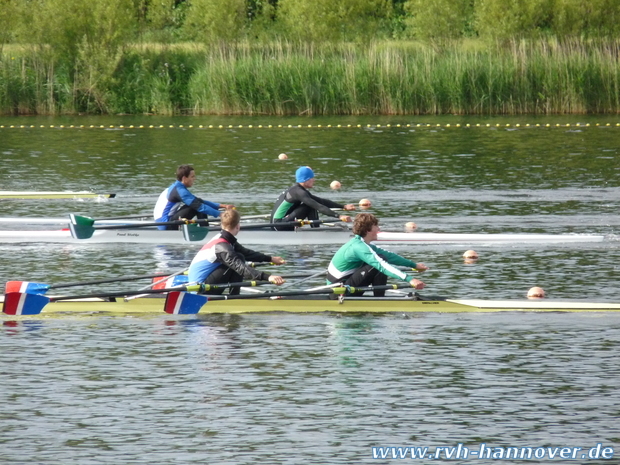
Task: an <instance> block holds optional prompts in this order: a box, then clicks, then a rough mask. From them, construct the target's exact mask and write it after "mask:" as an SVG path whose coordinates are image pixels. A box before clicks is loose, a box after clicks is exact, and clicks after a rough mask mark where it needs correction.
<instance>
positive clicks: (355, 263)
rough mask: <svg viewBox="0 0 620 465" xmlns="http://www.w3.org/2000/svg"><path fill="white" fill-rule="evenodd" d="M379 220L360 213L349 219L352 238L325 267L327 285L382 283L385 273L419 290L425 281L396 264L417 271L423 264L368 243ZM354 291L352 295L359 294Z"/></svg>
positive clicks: (379, 293) (373, 238) (374, 236)
mask: <svg viewBox="0 0 620 465" xmlns="http://www.w3.org/2000/svg"><path fill="white" fill-rule="evenodd" d="M378 233H379V220H378V219H377V218H376V217H375V216H374V215H373V214H371V213H360V214H358V215H357V216H356V217H355V221H354V222H353V234H355V237H353V238H352V239H351V240H349V242H347V243H346V244H344V245H343V246H342V247H340V249H339V250H338V252H336V254H335V255H334V257H333V258H332V261H331V262H330V263H329V267H328V269H327V281H328V283H330V284H334V283H342V284H344V285H349V286H352V287H366V286H370V285H372V286H384V285H385V284H386V283H387V279H388V276H389V277H392V278H396V279H400V280H402V281H407V282H409V284H411V287H414V288H415V289H423V288H424V286H425V284H424V283H423V282H422V281H420V280H419V279H416V278H414V277H413V276H411V275H410V274H408V273H405V272H404V271H401V270H400V269H398V268H397V267H398V266H403V267H408V268H411V269H414V270H417V271H426V270H428V267H427V266H426V265H425V264H424V263H415V262H412V261H411V260H407V259H406V258H404V257H401V256H400V255H398V254H396V253H393V252H389V251H387V250H384V249H381V248H379V247H377V246H376V245H374V244H371V242H373V241H376V240H377V234H378ZM363 293H364V292H363V291H362V292H360V291H358V292H355V293H353V295H362V294H363ZM374 295H375V297H383V296H384V295H385V291H384V290H377V291H374Z"/></svg>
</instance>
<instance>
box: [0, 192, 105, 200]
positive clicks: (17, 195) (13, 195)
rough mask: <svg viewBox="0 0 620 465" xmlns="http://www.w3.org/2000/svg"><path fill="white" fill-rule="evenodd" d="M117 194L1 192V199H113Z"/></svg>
mask: <svg viewBox="0 0 620 465" xmlns="http://www.w3.org/2000/svg"><path fill="white" fill-rule="evenodd" d="M114 197H116V194H98V193H96V192H88V191H78V192H76V191H58V192H54V191H0V199H3V200H7V199H14V200H50V199H94V198H100V199H112V198H114Z"/></svg>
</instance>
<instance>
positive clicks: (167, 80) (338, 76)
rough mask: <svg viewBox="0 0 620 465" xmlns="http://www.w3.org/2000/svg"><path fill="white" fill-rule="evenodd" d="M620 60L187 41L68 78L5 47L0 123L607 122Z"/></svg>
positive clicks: (587, 50)
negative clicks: (103, 119) (134, 118)
mask: <svg viewBox="0 0 620 465" xmlns="http://www.w3.org/2000/svg"><path fill="white" fill-rule="evenodd" d="M42 50H43V51H42ZM619 55H620V46H619V43H618V42H617V41H606V42H597V43H592V42H581V41H572V42H571V41H569V42H564V43H559V42H557V41H552V40H539V41H513V42H510V43H507V44H503V45H501V46H499V45H494V46H488V45H482V44H480V43H475V42H469V43H464V42H459V43H454V44H452V45H444V46H441V47H439V46H431V45H422V44H419V43H412V42H382V43H376V44H371V45H366V46H362V45H347V44H339V45H333V44H331V45H330V44H322V45H316V44H315V45H299V44H297V45H294V44H288V43H281V42H278V43H273V44H269V45H263V44H261V45H252V44H236V45H234V46H222V47H211V48H208V47H206V46H204V45H200V44H189V43H185V44H176V45H169V46H166V45H157V44H146V45H139V46H134V47H130V48H127V49H125V51H124V52H123V53H121V54H119V55H117V56H110V57H108V58H106V60H107V61H106V62H97V63H89V64H88V65H84V66H82V67H80V66H76V67H75V68H73V69H68V68H67V67H63V66H61V65H59V64H58V63H54V62H50V61H48V60H47V59H46V54H45V53H44V49H24V48H20V47H5V48H4V50H3V51H2V54H1V55H0V113H2V114H4V115H11V114H40V115H59V114H119V113H123V114H144V113H149V114H159V115H175V114H195V115H415V114H420V115H422V114H437V115H439V114H476V115H484V114H508V115H516V114H584V113H608V114H609V113H618V112H619V111H620V62H619V60H618V56H619Z"/></svg>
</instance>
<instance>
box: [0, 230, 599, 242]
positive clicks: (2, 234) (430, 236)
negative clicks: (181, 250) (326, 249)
mask: <svg viewBox="0 0 620 465" xmlns="http://www.w3.org/2000/svg"><path fill="white" fill-rule="evenodd" d="M217 232H218V231H211V232H209V234H208V235H207V236H206V237H205V238H204V239H202V240H199V241H192V242H191V243H195V244H204V243H206V242H208V241H209V240H211V239H212V238H213V236H215V234H217ZM237 237H238V239H239V242H241V243H242V244H249V245H327V244H343V243H345V242H346V241H348V240H349V239H350V238H351V237H352V233H351V231H350V230H348V229H343V228H336V227H332V228H329V227H323V228H308V227H302V228H297V229H296V230H295V231H272V230H268V229H265V230H248V231H243V230H242V231H241V232H240V233H239V235H238V236H237ZM604 240H605V236H601V235H590V234H459V233H426V232H412V233H397V232H380V233H379V236H378V241H377V242H376V243H377V244H378V245H390V244H392V245H407V244H465V245H469V244H498V243H503V244H507V243H509V244H518V243H531V244H540V243H556V244H557V243H566V242H602V241H604ZM11 243H70V244H106V243H113V244H123V243H127V244H160V245H164V244H187V242H186V239H185V237H184V235H183V233H182V231H160V230H157V229H148V228H139V229H138V228H136V229H100V230H96V231H95V232H94V233H93V235H92V237H90V238H88V239H74V238H73V236H72V235H71V232H70V231H69V230H68V229H67V230H65V229H63V230H45V231H44V230H25V231H8V230H6V231H2V230H0V244H11Z"/></svg>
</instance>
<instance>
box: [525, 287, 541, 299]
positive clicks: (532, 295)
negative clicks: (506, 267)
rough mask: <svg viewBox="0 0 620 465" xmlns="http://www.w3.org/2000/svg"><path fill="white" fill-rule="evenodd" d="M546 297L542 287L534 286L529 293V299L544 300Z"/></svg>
mask: <svg viewBox="0 0 620 465" xmlns="http://www.w3.org/2000/svg"><path fill="white" fill-rule="evenodd" d="M544 297H545V290H544V289H543V288H542V287H538V286H534V287H533V288H531V289H530V290H529V291H527V298H528V299H542V298H544Z"/></svg>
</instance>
